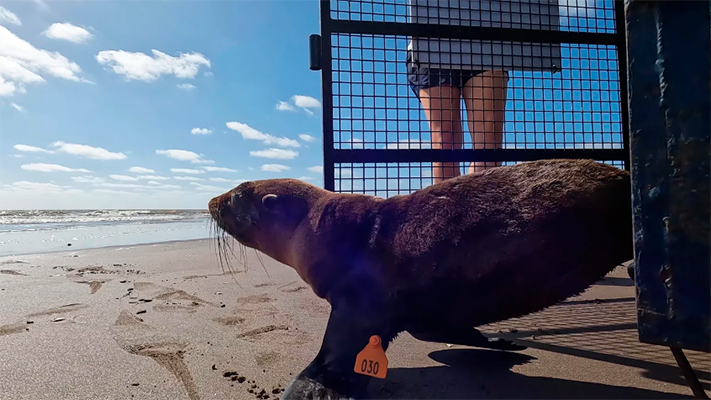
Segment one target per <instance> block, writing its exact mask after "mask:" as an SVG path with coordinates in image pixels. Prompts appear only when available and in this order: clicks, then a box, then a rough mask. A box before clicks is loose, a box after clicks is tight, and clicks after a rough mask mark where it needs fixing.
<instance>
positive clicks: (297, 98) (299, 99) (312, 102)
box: [291, 94, 321, 114]
mask: <svg viewBox="0 0 711 400" xmlns="http://www.w3.org/2000/svg"><path fill="white" fill-rule="evenodd" d="M291 100H292V101H293V102H294V104H295V105H296V106H297V107H299V108H301V109H302V110H304V111H306V112H307V113H309V114H313V111H311V110H310V109H311V108H319V107H321V102H320V101H318V100H317V99H314V98H313V97H309V96H302V95H298V94H297V95H294V96H292V97H291Z"/></svg>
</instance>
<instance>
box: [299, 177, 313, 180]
mask: <svg viewBox="0 0 711 400" xmlns="http://www.w3.org/2000/svg"><path fill="white" fill-rule="evenodd" d="M298 179H299V180H302V181H312V180H313V179H314V178H312V177H310V176H302V177H300V178H298Z"/></svg>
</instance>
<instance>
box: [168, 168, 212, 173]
mask: <svg viewBox="0 0 711 400" xmlns="http://www.w3.org/2000/svg"><path fill="white" fill-rule="evenodd" d="M170 171H171V172H175V173H176V174H204V173H205V171H200V170H199V169H187V168H171V169H170Z"/></svg>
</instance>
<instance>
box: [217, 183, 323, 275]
mask: <svg viewBox="0 0 711 400" xmlns="http://www.w3.org/2000/svg"><path fill="white" fill-rule="evenodd" d="M320 191H323V189H321V188H319V187H316V186H314V185H311V184H309V183H306V182H303V181H300V180H297V179H266V180H259V181H249V182H244V183H242V184H240V185H239V186H237V187H235V188H234V189H232V190H230V191H228V192H226V193H224V194H222V195H220V196H217V197H214V198H212V199H211V200H210V202H209V204H208V210H209V211H210V215H211V216H212V219H213V220H214V221H215V223H216V224H217V226H218V227H219V228H220V229H222V230H223V231H225V232H226V233H227V234H228V235H230V236H232V237H233V238H235V239H236V240H237V241H238V242H239V243H241V244H243V245H245V246H247V247H251V248H254V249H256V250H260V251H262V252H263V253H266V254H267V255H269V256H272V257H273V258H276V259H277V260H279V259H280V258H281V257H280V254H279V253H280V252H283V251H284V249H285V248H286V247H287V244H288V243H287V242H288V241H289V240H290V239H291V238H292V236H293V234H294V231H295V230H296V229H297V227H298V226H299V224H300V223H301V222H302V221H303V219H304V218H305V217H306V216H307V215H308V213H309V209H310V205H311V203H312V201H313V200H314V198H315V197H316V196H318V194H319V192H320ZM280 261H281V260H280Z"/></svg>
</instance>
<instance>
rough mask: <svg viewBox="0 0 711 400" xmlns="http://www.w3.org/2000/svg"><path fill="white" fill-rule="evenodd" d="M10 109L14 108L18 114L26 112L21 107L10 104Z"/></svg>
mask: <svg viewBox="0 0 711 400" xmlns="http://www.w3.org/2000/svg"><path fill="white" fill-rule="evenodd" d="M10 107H12V108H14V109H15V110H17V111H19V112H22V113H23V112H27V109H25V107H22V106H21V105H19V104H16V103H10Z"/></svg>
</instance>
